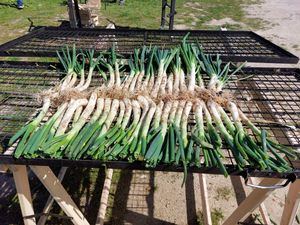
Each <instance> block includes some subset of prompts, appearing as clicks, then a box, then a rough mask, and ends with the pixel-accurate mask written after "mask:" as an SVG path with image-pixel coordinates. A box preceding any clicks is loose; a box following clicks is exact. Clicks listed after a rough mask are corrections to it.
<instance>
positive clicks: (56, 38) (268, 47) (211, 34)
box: [0, 0, 299, 63]
mask: <svg viewBox="0 0 300 225" xmlns="http://www.w3.org/2000/svg"><path fill="white" fill-rule="evenodd" d="M70 1H71V0H70ZM172 1H175V0H172ZM164 2H166V0H162V5H165V4H164ZM171 6H172V4H171ZM165 7H166V6H165ZM173 7H175V3H173ZM162 12H163V11H162ZM173 14H174V12H173ZM173 14H172V12H171V14H170V15H169V17H170V16H171V15H173ZM165 22H166V21H165V20H162V23H165ZM162 25H165V24H162ZM169 25H170V26H171V27H172V26H173V25H172V21H171V23H169ZM145 32H147V36H148V37H149V38H148V39H147V43H145V44H151V43H152V44H155V45H159V46H164V47H168V46H173V45H176V44H178V43H179V42H180V41H181V39H182V37H183V36H184V35H186V34H187V33H188V32H189V33H190V38H191V39H193V40H195V39H198V40H199V42H200V43H202V45H203V48H204V50H205V51H206V52H207V53H209V54H217V53H219V54H220V55H221V56H222V57H223V60H225V61H236V62H241V61H248V62H268V63H271V62H274V63H275V62H276V63H297V62H298V60H299V59H298V58H297V57H296V56H295V55H293V54H291V53H289V52H287V51H286V50H284V49H282V48H280V47H278V46H277V45H275V44H273V43H271V42H270V41H268V40H266V39H264V38H263V37H261V36H259V35H257V34H255V33H253V32H250V31H226V32H224V31H208V30H194V31H190V30H172V31H170V30H151V29H149V30H143V29H141V30H137V29H130V30H128V29H119V30H107V29H99V28H94V29H90V28H78V29H72V28H66V27H64V28H60V27H45V28H44V30H43V31H42V32H39V33H35V34H31V33H30V34H28V35H25V36H23V37H22V38H21V39H16V41H14V42H10V44H4V45H2V46H0V55H2V56H8V55H14V56H28V57H30V56H47V57H52V56H56V50H59V49H60V48H61V47H63V46H65V45H66V44H68V43H69V44H72V43H74V42H76V43H77V45H78V46H80V48H83V49H85V48H90V47H91V43H95V48H96V50H97V51H101V50H107V48H108V46H107V45H105V44H103V43H105V42H101V43H102V45H97V43H99V42H98V41H97V40H99V39H102V38H105V41H106V42H107V43H109V42H110V41H111V40H109V38H107V37H108V35H115V37H116V39H117V42H118V45H119V48H118V51H119V52H120V53H123V54H129V53H131V52H132V49H133V48H134V47H138V46H140V45H141V44H142V43H143V34H144V33H145ZM129 36H130V38H128V37H129ZM166 38H169V40H170V41H166ZM228 41H230V45H231V48H230V49H226V45H227V44H226V43H227V42H228ZM48 42H49V43H51V45H49V46H48V45H47V43H48ZM129 42H130V46H129V45H128V43H129ZM17 46H18V47H17ZM20 46H21V47H20Z"/></svg>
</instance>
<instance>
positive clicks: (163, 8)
mask: <svg viewBox="0 0 300 225" xmlns="http://www.w3.org/2000/svg"><path fill="white" fill-rule="evenodd" d="M166 7H167V0H162V1H161V22H160V28H161V29H164V27H165V24H166Z"/></svg>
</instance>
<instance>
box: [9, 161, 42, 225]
mask: <svg viewBox="0 0 300 225" xmlns="http://www.w3.org/2000/svg"><path fill="white" fill-rule="evenodd" d="M9 168H10V169H11V171H12V172H13V176H14V181H15V185H16V189H17V195H18V199H19V204H20V207H21V212H22V216H23V222H24V224H25V225H35V224H36V222H35V218H34V217H31V218H27V219H25V218H24V217H26V216H33V215H34V210H33V206H32V199H31V192H30V186H29V181H28V175H27V169H26V166H18V165H12V166H9Z"/></svg>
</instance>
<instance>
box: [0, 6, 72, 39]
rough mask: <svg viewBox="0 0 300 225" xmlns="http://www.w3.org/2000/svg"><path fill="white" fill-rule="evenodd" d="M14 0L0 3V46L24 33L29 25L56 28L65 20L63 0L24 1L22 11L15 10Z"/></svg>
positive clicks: (65, 7)
mask: <svg viewBox="0 0 300 225" xmlns="http://www.w3.org/2000/svg"><path fill="white" fill-rule="evenodd" d="M15 3H16V0H2V1H1V3H0V12H1V16H0V29H1V30H2V31H3V30H4V31H5V32H1V33H0V44H1V43H4V42H6V41H9V40H11V39H14V38H16V37H18V36H21V35H23V34H24V33H26V32H27V31H28V29H29V27H30V25H31V22H30V20H31V21H32V22H33V25H34V26H41V25H48V26H50V25H52V26H57V25H59V24H60V20H64V19H67V6H66V1H65V0H43V1H40V0H25V1H24V5H25V7H24V9H23V10H18V9H16V8H15Z"/></svg>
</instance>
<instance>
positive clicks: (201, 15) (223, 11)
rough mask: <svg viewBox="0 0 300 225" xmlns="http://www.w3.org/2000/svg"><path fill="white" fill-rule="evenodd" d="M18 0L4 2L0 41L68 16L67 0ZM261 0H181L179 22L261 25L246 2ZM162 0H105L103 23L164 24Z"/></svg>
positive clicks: (191, 25) (189, 24)
mask: <svg viewBox="0 0 300 225" xmlns="http://www.w3.org/2000/svg"><path fill="white" fill-rule="evenodd" d="M15 2H16V1H15V0H3V1H1V3H0V11H1V16H0V29H1V30H4V31H5V32H1V33H0V44H2V43H4V42H6V41H9V40H12V39H14V38H16V37H19V36H21V35H23V34H25V33H26V32H27V31H28V29H29V28H30V25H31V22H30V21H32V23H33V25H34V26H42V25H47V26H57V25H59V24H60V21H61V20H66V19H67V18H68V15H67V6H66V0H51V1H50V0H44V1H39V0H26V1H24V4H25V8H24V9H23V10H17V9H16V7H15ZM258 2H259V0H223V1H222V0H189V1H185V0H177V1H176V11H177V14H176V15H175V25H177V26H178V28H185V29H218V28H219V26H218V25H209V24H207V22H209V21H211V20H212V19H216V20H220V19H223V18H230V19H232V20H234V21H236V22H237V23H235V24H230V23H227V24H225V26H226V27H227V28H229V29H233V30H235V29H257V28H259V27H261V26H262V22H261V20H258V19H254V18H247V16H246V14H245V12H244V10H243V6H244V5H247V4H258ZM160 15H161V1H158V0H156V1H153V0H144V1H143V4H141V1H139V0H128V1H126V4H125V6H119V5H118V4H116V3H109V4H106V3H104V2H102V8H101V10H100V25H107V24H108V23H109V21H112V22H114V23H116V25H118V26H124V27H138V28H152V29H158V28H159V27H160Z"/></svg>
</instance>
